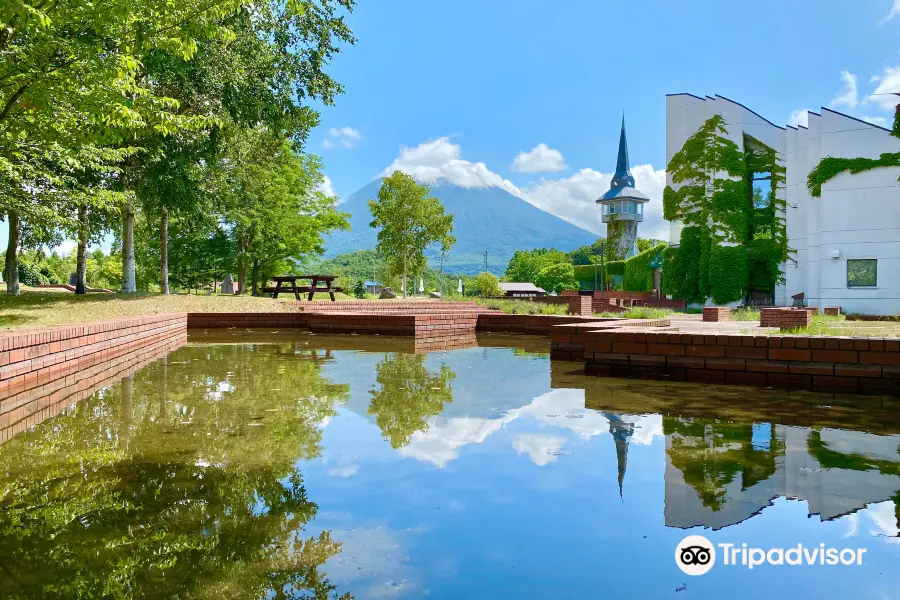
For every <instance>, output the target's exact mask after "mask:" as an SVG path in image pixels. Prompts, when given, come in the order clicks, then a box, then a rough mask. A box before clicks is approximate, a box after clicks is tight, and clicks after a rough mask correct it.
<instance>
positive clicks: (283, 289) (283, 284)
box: [262, 275, 344, 302]
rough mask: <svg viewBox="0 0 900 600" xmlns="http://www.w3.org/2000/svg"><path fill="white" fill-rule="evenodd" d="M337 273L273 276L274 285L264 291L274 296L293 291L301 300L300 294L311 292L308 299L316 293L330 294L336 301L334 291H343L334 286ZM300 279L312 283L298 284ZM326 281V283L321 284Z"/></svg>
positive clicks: (332, 299)
mask: <svg viewBox="0 0 900 600" xmlns="http://www.w3.org/2000/svg"><path fill="white" fill-rule="evenodd" d="M335 279H337V277H336V276H335V275H277V276H275V277H271V278H270V280H271V281H274V282H275V285H274V286H269V287H264V288H263V289H262V291H263V292H264V293H267V294H272V298H273V299H275V298H278V294H282V293H287V292H293V293H294V297H295V298H296V299H297V300H299V299H300V294H309V297H308V298H307V300H312V299H313V295H314V294H328V295H329V296H330V297H331V301H332V302H334V301H335V299H334V293H335V292H343V291H344V290H343V288H339V287H334V286H333V283H334V280H335ZM298 280H311V282H310V285H297V281H298ZM320 283H324V284H325V285H319V284H320Z"/></svg>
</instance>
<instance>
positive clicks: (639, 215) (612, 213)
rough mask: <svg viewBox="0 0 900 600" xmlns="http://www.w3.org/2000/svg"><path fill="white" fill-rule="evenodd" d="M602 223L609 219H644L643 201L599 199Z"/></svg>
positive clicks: (639, 220) (607, 221) (637, 220)
mask: <svg viewBox="0 0 900 600" xmlns="http://www.w3.org/2000/svg"><path fill="white" fill-rule="evenodd" d="M598 204H600V207H601V210H602V213H601V217H602V220H603V222H604V223H609V222H610V221H636V222H638V223H640V222H641V221H643V220H644V202H635V201H634V200H612V201H599V200H598Z"/></svg>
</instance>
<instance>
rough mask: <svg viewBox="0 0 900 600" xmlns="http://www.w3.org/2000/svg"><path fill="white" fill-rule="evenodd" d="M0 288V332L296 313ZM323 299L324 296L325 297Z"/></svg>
mask: <svg viewBox="0 0 900 600" xmlns="http://www.w3.org/2000/svg"><path fill="white" fill-rule="evenodd" d="M4 288H5V286H0V330H5V329H18V328H23V327H43V326H46V325H64V324H67V323H83V322H86V321H101V320H104V319H118V318H122V317H139V316H142V315H153V314H159V313H168V312H282V311H290V310H296V308H294V307H291V305H290V304H289V303H288V302H287V301H288V300H293V299H294V298H293V297H290V298H288V297H287V296H285V297H283V298H284V300H285V301H284V302H283V301H282V297H279V298H278V300H272V299H271V298H254V297H253V296H193V295H191V296H188V295H171V296H163V295H161V294H143V293H139V294H86V295H84V296H76V295H75V294H73V293H71V292H61V291H44V290H41V291H37V290H34V289H32V288H26V287H22V293H21V295H20V296H7V295H6V294H5V291H6V290H5V289H4ZM325 297H326V298H327V296H325Z"/></svg>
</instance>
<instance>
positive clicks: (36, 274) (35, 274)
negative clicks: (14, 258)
mask: <svg viewBox="0 0 900 600" xmlns="http://www.w3.org/2000/svg"><path fill="white" fill-rule="evenodd" d="M19 283H21V284H22V285H28V286H35V285H44V284H47V283H50V282H49V281H48V280H47V277H45V276H44V275H43V274H42V273H41V271H40V269H38V267H37V265H33V264H30V263H26V262H20V263H19Z"/></svg>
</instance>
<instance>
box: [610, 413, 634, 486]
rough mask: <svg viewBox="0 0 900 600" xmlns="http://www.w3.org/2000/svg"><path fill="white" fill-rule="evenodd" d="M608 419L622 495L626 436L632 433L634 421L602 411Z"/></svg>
mask: <svg viewBox="0 0 900 600" xmlns="http://www.w3.org/2000/svg"><path fill="white" fill-rule="evenodd" d="M603 416H604V417H606V418H607V419H608V420H609V432H610V433H611V434H612V436H613V440H615V442H616V465H617V470H618V474H619V497H621V496H622V484H623V483H624V482H625V469H626V468H627V467H628V438H630V437H631V435H632V434H633V433H634V423H631V422H629V421H625V420H624V419H622V417H621V416H619V415H617V414H614V413H607V412H604V413H603Z"/></svg>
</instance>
